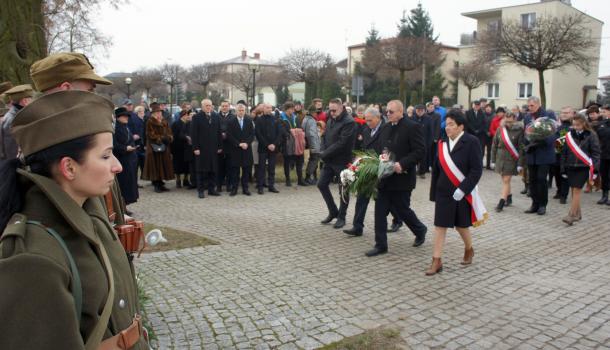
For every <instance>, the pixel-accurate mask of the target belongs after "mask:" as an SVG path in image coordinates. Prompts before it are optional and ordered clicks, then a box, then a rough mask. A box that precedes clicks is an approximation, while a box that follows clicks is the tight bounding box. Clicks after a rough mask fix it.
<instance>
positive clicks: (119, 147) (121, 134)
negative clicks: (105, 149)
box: [112, 122, 139, 204]
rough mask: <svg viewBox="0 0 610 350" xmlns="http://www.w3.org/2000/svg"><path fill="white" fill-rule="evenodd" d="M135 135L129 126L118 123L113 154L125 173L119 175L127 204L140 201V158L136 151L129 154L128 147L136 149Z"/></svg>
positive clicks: (115, 130) (122, 192)
mask: <svg viewBox="0 0 610 350" xmlns="http://www.w3.org/2000/svg"><path fill="white" fill-rule="evenodd" d="M135 145H136V144H135V141H134V139H133V135H132V133H131V131H130V130H129V127H128V126H127V124H123V123H120V122H117V123H116V125H115V129H114V135H113V149H112V153H114V156H115V157H116V158H117V159H118V160H119V162H120V163H121V166H122V167H123V171H121V172H120V173H118V174H117V180H118V182H119V188H120V189H121V195H122V196H123V199H125V203H127V204H130V203H134V202H136V201H137V200H138V197H139V193H138V156H137V154H136V151H135V150H134V151H131V152H127V146H132V147H135Z"/></svg>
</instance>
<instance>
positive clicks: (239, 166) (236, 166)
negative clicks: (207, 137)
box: [225, 103, 254, 196]
mask: <svg viewBox="0 0 610 350" xmlns="http://www.w3.org/2000/svg"><path fill="white" fill-rule="evenodd" d="M235 112H236V115H235V117H231V119H230V120H229V121H228V122H227V129H226V135H227V138H226V144H227V145H228V146H225V152H226V153H227V156H228V162H229V169H230V170H229V179H230V181H229V182H230V183H231V184H232V188H230V189H229V190H230V191H231V194H230V195H231V196H235V195H236V194H237V188H238V187H239V186H238V184H239V181H238V180H239V178H240V176H239V171H240V170H241V186H242V193H243V194H245V195H246V196H249V195H250V190H249V189H248V182H249V181H250V173H251V172H252V164H253V163H254V155H253V154H252V142H253V141H254V122H252V118H250V117H249V116H248V115H246V106H245V105H244V104H241V103H240V104H238V105H237V107H236V108H235Z"/></svg>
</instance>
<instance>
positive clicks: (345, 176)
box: [339, 169, 356, 186]
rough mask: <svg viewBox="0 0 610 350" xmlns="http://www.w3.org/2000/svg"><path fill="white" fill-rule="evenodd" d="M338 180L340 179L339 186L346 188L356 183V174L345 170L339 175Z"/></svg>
mask: <svg viewBox="0 0 610 350" xmlns="http://www.w3.org/2000/svg"><path fill="white" fill-rule="evenodd" d="M339 178H340V179H341V184H342V185H344V186H347V185H349V184H351V183H353V182H354V181H356V174H355V173H354V172H353V171H352V170H350V169H345V170H343V171H342V172H341V174H339Z"/></svg>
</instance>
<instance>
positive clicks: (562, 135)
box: [555, 129, 570, 154]
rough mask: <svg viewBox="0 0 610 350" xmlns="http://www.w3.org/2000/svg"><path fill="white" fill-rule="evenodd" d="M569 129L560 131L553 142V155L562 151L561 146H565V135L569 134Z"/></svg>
mask: <svg viewBox="0 0 610 350" xmlns="http://www.w3.org/2000/svg"><path fill="white" fill-rule="evenodd" d="M569 131H570V130H569V129H562V130H560V131H559V137H558V138H557V140H555V153H556V154H561V152H562V151H563V146H564V145H565V144H566V134H567V133H568V132H569Z"/></svg>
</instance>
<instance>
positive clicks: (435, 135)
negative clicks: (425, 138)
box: [426, 112, 441, 143]
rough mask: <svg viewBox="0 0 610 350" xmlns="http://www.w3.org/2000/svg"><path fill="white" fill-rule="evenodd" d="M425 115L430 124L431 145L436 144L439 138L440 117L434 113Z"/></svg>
mask: <svg viewBox="0 0 610 350" xmlns="http://www.w3.org/2000/svg"><path fill="white" fill-rule="evenodd" d="M426 115H427V116H428V118H430V122H431V123H432V131H431V132H432V143H436V142H437V141H438V140H439V139H440V138H441V115H440V114H438V113H436V112H432V113H426Z"/></svg>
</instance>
